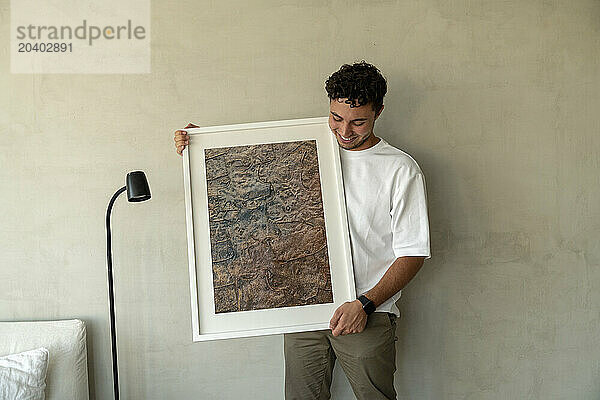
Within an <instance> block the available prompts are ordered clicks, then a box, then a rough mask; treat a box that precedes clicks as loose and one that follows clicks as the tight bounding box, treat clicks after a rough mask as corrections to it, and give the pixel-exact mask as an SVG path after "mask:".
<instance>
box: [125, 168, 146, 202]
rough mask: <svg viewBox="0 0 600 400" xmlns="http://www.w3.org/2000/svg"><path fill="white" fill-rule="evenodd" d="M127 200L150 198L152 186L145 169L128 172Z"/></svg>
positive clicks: (134, 200)
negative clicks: (149, 183) (149, 184)
mask: <svg viewBox="0 0 600 400" xmlns="http://www.w3.org/2000/svg"><path fill="white" fill-rule="evenodd" d="M126 186H127V200H129V201H130V202H138V201H145V200H148V199H150V197H151V196H150V187H149V186H148V180H147V179H146V175H145V174H144V172H143V171H133V172H130V173H128V174H127V182H126Z"/></svg>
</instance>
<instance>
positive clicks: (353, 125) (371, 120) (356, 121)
mask: <svg viewBox="0 0 600 400" xmlns="http://www.w3.org/2000/svg"><path fill="white" fill-rule="evenodd" d="M346 100H347V99H331V100H330V101H329V128H330V129H331V131H332V132H333V134H334V135H335V137H336V139H337V142H338V143H339V145H340V146H341V147H343V148H344V149H346V150H365V149H368V148H369V147H371V146H373V145H375V144H376V143H377V138H376V137H375V135H374V134H373V126H375V120H376V119H377V118H378V117H379V115H380V114H381V111H383V106H382V107H381V109H380V110H379V112H378V113H376V112H375V111H373V107H372V106H371V104H370V103H369V104H363V105H362V106H360V107H352V108H351V107H350V104H347V103H346V102H345V101H346Z"/></svg>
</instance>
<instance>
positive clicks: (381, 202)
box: [175, 61, 430, 400]
mask: <svg viewBox="0 0 600 400" xmlns="http://www.w3.org/2000/svg"><path fill="white" fill-rule="evenodd" d="M325 89H326V91H327V95H328V97H329V127H330V129H331V131H332V133H333V134H334V135H335V137H336V139H337V142H338V144H339V148H340V157H341V162H342V175H343V181H344V192H345V197H346V209H347V213H348V226H349V231H350V244H351V248H352V261H353V266H354V279H355V283H356V292H357V299H356V300H354V301H351V302H346V303H344V304H342V305H341V306H340V307H338V309H337V310H336V311H335V312H334V314H333V316H332V318H331V321H330V323H329V327H330V329H329V330H324V331H314V332H300V333H292V334H286V335H285V336H284V351H285V393H286V399H289V400H291V399H302V400H304V399H329V398H330V385H331V377H332V371H333V367H334V363H335V361H336V359H337V360H339V361H340V364H341V367H342V369H343V370H344V372H345V373H346V376H347V377H348V380H349V382H350V384H351V386H352V390H353V391H354V394H355V395H356V397H357V398H358V399H368V400H372V399H395V398H396V391H395V389H394V372H395V370H396V348H395V332H396V317H397V316H399V315H400V311H399V310H398V308H397V307H396V304H395V302H396V301H397V300H398V299H399V298H400V294H401V290H402V289H403V288H404V287H405V286H406V285H407V284H408V282H409V281H410V280H411V279H412V278H413V277H414V276H415V275H416V273H417V272H418V271H419V269H420V268H421V266H422V265H423V261H424V259H425V258H430V249H429V223H428V216H427V199H426V196H427V195H426V188H425V179H424V176H423V173H422V172H421V169H420V168H419V166H418V164H417V163H416V161H415V160H414V159H413V158H412V157H410V156H409V155H408V154H406V153H405V152H403V151H401V150H399V149H396V148H394V147H392V146H391V145H389V144H388V143H387V142H386V141H384V140H383V139H381V138H379V137H377V136H375V134H374V131H373V128H374V126H375V121H376V120H377V118H379V116H380V115H381V112H382V111H383V108H384V106H383V98H384V96H385V94H386V91H387V84H386V81H385V78H384V77H383V76H382V75H381V73H380V72H379V70H378V69H377V68H376V67H375V66H373V65H371V64H368V63H366V62H364V61H362V62H360V63H355V64H352V65H349V64H345V65H343V66H342V67H341V68H340V69H339V70H338V71H336V72H335V73H333V74H332V75H331V76H330V77H329V78H328V79H327V81H326V83H325ZM191 127H195V125H192V124H189V125H188V126H187V127H186V128H191ZM187 144H188V138H187V135H186V133H185V132H184V131H181V130H179V131H176V132H175V146H176V149H177V152H178V153H179V154H181V152H182V151H183V149H184V148H185V146H186V145H187Z"/></svg>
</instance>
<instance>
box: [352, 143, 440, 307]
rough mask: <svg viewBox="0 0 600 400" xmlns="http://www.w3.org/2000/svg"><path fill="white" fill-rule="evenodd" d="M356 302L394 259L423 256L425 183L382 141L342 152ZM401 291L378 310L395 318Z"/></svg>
mask: <svg viewBox="0 0 600 400" xmlns="http://www.w3.org/2000/svg"><path fill="white" fill-rule="evenodd" d="M340 156H341V162H342V175H343V181H344V193H345V195H346V209H347V213H348V226H349V231H350V247H351V248H352V262H353V265H354V282H355V284H356V295H357V297H358V296H360V295H362V294H364V293H366V292H367V291H369V290H370V289H371V288H373V286H375V285H376V284H377V282H379V280H380V279H381V278H382V277H383V274H385V272H386V271H387V269H388V268H389V267H390V265H392V263H393V262H394V261H395V260H396V258H398V257H403V256H425V257H426V258H431V253H430V248H429V220H428V216H427V190H426V187H425V178H424V176H423V173H422V172H421V168H420V167H419V165H418V164H417V162H416V161H415V160H414V159H413V158H412V157H411V156H410V155H408V154H407V153H405V152H403V151H402V150H400V149H397V148H395V147H393V146H391V145H390V144H388V143H387V142H386V141H385V140H383V139H381V140H380V141H379V143H377V144H376V145H375V146H373V147H370V148H368V149H366V150H358V151H351V150H345V149H343V148H341V147H340ZM401 294H402V291H399V292H398V293H396V294H395V295H394V296H392V297H391V298H390V299H388V300H387V301H386V302H385V303H383V304H382V305H380V306H379V307H377V310H376V311H378V312H391V313H394V314H396V315H399V314H400V313H399V311H398V308H397V307H396V304H395V303H396V301H397V300H398V299H399V298H400V296H401Z"/></svg>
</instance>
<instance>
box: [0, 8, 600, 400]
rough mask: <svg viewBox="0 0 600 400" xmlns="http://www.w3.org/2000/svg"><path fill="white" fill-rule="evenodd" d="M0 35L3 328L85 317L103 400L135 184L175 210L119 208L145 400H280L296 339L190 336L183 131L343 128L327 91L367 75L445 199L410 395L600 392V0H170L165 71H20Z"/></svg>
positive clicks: (160, 62) (124, 286)
mask: <svg viewBox="0 0 600 400" xmlns="http://www.w3.org/2000/svg"><path fill="white" fill-rule="evenodd" d="M0 21H1V24H2V25H1V26H2V29H1V30H0V54H1V58H0V66H1V68H0V207H1V210H2V212H1V213H0V215H1V217H0V319H1V320H31V319H55V318H72V317H78V318H82V319H83V320H85V321H86V323H87V324H88V329H89V330H88V333H89V368H90V385H91V389H90V391H91V394H92V398H96V399H107V398H111V383H110V376H111V375H110V374H111V369H110V357H109V356H108V353H109V349H110V347H109V345H110V339H109V331H108V324H107V311H106V309H107V295H106V277H105V231H104V213H105V209H106V205H107V202H108V200H109V198H110V196H111V195H112V193H113V192H114V191H115V190H116V189H117V188H118V187H120V186H121V185H123V184H124V176H125V173H126V172H127V171H130V170H133V169H142V170H145V171H146V173H147V175H148V178H149V181H150V185H151V189H152V193H153V199H152V201H150V202H146V203H141V204H137V205H130V204H128V203H127V202H126V201H125V199H124V198H121V199H120V200H119V201H118V202H117V204H116V206H115V209H114V213H113V235H114V247H113V253H114V262H115V274H116V293H117V303H118V310H117V314H118V316H117V319H118V321H117V323H118V329H119V351H120V370H121V382H122V385H121V387H122V393H123V397H124V398H128V399H166V398H171V399H191V398H206V399H212V398H214V399H238V398H256V399H259V398H260V399H280V398H281V397H282V393H283V357H282V338H281V336H272V337H261V338H252V339H239V340H227V341H217V342H211V343H192V342H191V328H190V299H189V286H188V272H187V255H186V232H185V211H184V203H183V184H182V168H181V163H180V159H179V157H178V156H176V154H175V152H174V151H173V147H172V131H173V130H174V129H176V128H178V127H182V126H184V125H185V124H186V123H187V122H188V121H193V122H195V123H198V124H205V125H214V124H226V123H241V122H249V121H263V120H276V119H288V118H301V117H313V116H321V115H324V114H325V113H326V112H327V101H326V98H325V94H324V90H323V81H324V79H325V78H326V77H327V76H328V74H330V73H331V72H332V71H334V70H335V69H337V68H338V67H339V66H340V65H341V64H342V63H344V62H351V61H355V60H360V59H362V58H364V59H366V60H368V61H370V62H373V63H375V64H376V65H378V66H380V68H381V69H382V70H383V71H384V73H385V75H386V76H387V78H388V80H389V88H390V89H389V94H388V97H387V99H386V103H385V104H386V109H385V111H384V113H383V115H382V117H381V119H380V122H379V123H378V124H377V126H376V132H377V133H378V134H379V135H381V136H382V137H384V138H386V139H387V140H388V141H389V142H391V143H392V144H394V145H396V146H398V147H400V148H402V149H404V150H406V151H407V152H409V153H410V154H412V155H413V156H414V157H415V158H416V159H417V160H418V162H419V164H420V165H421V167H422V169H423V171H424V172H425V174H426V177H427V184H428V193H429V206H430V222H431V229H432V251H433V258H432V259H431V260H429V261H428V262H427V263H426V265H425V267H424V268H423V269H422V270H421V272H420V273H419V274H418V275H417V277H416V278H415V280H413V282H411V284H410V285H409V286H408V288H407V289H406V290H405V293H404V296H403V297H402V299H401V301H400V307H401V309H402V311H403V319H402V320H401V321H400V322H399V328H398V337H399V340H398V343H397V348H398V362H397V366H398V371H397V373H396V387H397V390H398V393H399V397H400V398H406V399H436V400H437V399H498V400H501V399H502V400H503V399H550V398H552V399H559V398H560V399H597V398H598V396H600V381H599V380H598V376H600V363H599V361H598V360H599V359H600V347H599V346H598V343H599V342H600V315H599V313H598V306H599V305H600V290H599V286H600V272H599V269H598V267H599V264H600V244H599V242H600V240H599V237H600V202H599V201H598V199H599V198H600V180H599V177H598V176H599V174H598V168H599V165H598V164H599V151H600V136H599V131H600V129H599V128H600V124H599V115H598V114H599V113H598V110H600V79H599V78H600V74H599V71H600V69H599V68H600V29H599V26H600V3H599V2H598V1H593V0H587V1H584V0H576V1H562V2H559V1H533V0H530V1H529V0H528V1H516V0H513V1H501V2H500V1H479V2H472V1H465V0H457V1H434V0H428V1H413V2H408V1H384V0H381V1H369V2H352V3H350V2H345V1H331V2H325V1H315V0H313V1H307V0H303V1H299V0H294V1H291V0H288V1H281V0H278V1H264V0H263V1H250V2H246V1H237V2H231V1H222V2H217V1H204V2H197V1H181V2H159V1H155V2H153V3H152V73H151V74H147V75H11V74H10V73H9V72H8V71H9V70H10V68H9V51H8V46H9V36H8V35H9V26H10V13H9V1H8V0H0ZM344 379H345V378H343V377H342V376H341V375H339V374H338V375H336V380H335V383H334V385H335V388H334V389H335V390H334V392H335V394H336V398H352V395H351V392H350V390H349V388H348V385H347V382H346V381H345V380H344Z"/></svg>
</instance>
